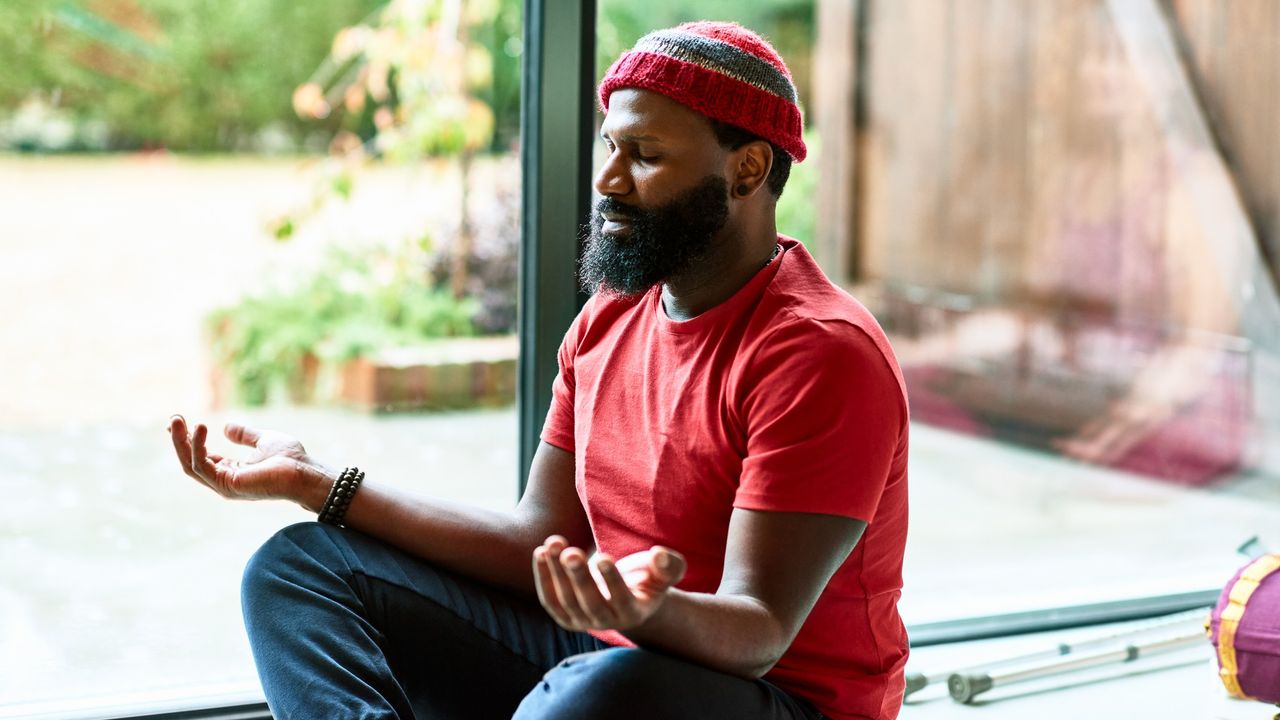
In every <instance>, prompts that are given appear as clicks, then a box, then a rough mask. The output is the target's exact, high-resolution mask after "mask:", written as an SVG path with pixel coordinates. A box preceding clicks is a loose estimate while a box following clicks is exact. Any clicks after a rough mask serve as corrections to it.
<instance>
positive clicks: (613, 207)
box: [595, 197, 644, 219]
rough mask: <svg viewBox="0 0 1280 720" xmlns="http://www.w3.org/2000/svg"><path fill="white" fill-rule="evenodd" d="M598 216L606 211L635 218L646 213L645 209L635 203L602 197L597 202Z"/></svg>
mask: <svg viewBox="0 0 1280 720" xmlns="http://www.w3.org/2000/svg"><path fill="white" fill-rule="evenodd" d="M595 210H596V217H600V216H601V215H604V214H605V213H609V214H610V215H621V216H623V217H626V218H631V219H635V218H638V217H641V216H642V215H644V211H643V210H641V209H640V208H638V207H635V206H634V205H628V204H626V203H624V202H620V201H618V200H615V199H614V198H609V197H606V198H600V201H599V202H597V203H596V208H595Z"/></svg>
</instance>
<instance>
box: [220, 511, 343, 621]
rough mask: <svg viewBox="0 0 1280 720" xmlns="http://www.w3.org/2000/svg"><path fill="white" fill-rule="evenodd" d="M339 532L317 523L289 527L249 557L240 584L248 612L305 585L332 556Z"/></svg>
mask: <svg viewBox="0 0 1280 720" xmlns="http://www.w3.org/2000/svg"><path fill="white" fill-rule="evenodd" d="M335 530H336V528H334V527H333V526H330V525H323V524H321V523H318V522H304V523H297V524H295V525H290V526H288V527H286V528H282V529H281V530H279V531H277V532H276V534H275V535H272V536H271V537H270V538H269V539H267V541H266V542H264V543H263V544H262V546H261V547H259V548H258V549H257V551H256V552H254V553H253V555H251V556H250V557H249V561H248V562H247V563H246V564H245V567H244V574H243V576H242V578H241V581H240V599H241V603H242V605H243V607H244V608H245V610H246V611H247V610H248V609H249V608H251V607H253V606H255V605H257V604H258V603H260V602H262V601H264V600H266V599H267V598H269V597H272V596H277V595H279V593H280V591H281V589H282V588H285V587H290V586H296V585H297V584H298V583H299V582H300V581H305V579H306V577H307V576H308V575H310V574H312V573H311V569H312V568H313V567H314V565H315V564H316V563H317V562H320V561H321V558H322V557H323V556H324V555H325V554H329V553H332V552H333V550H332V548H333V539H332V538H331V537H330V534H331V533H332V532H334V531H335Z"/></svg>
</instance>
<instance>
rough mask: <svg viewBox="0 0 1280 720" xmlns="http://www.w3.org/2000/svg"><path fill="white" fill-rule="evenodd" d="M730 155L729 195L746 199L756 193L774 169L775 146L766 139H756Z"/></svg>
mask: <svg viewBox="0 0 1280 720" xmlns="http://www.w3.org/2000/svg"><path fill="white" fill-rule="evenodd" d="M729 156H730V163H731V165H730V177H731V178H732V182H730V183H729V195H730V196H731V197H734V198H737V199H745V198H748V197H751V196H752V195H755V194H756V192H758V191H759V190H760V189H761V188H763V187H764V185H765V181H766V180H768V179H769V171H770V170H772V169H773V148H772V147H771V146H770V145H769V143H767V142H765V141H764V140H754V141H752V142H749V143H747V144H746V145H743V146H742V147H740V148H738V149H737V150H734V151H733V152H732V153H730V154H729Z"/></svg>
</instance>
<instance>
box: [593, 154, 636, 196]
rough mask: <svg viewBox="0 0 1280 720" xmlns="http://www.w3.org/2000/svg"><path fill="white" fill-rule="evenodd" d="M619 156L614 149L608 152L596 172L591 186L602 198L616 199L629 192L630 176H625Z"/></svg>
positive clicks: (624, 165) (624, 169) (623, 165)
mask: <svg viewBox="0 0 1280 720" xmlns="http://www.w3.org/2000/svg"><path fill="white" fill-rule="evenodd" d="M621 155H622V153H620V152H618V150H616V149H615V150H614V151H613V152H610V153H609V155H608V157H606V158H605V159H604V164H603V165H601V166H600V169H599V170H597V171H596V177H595V180H593V181H592V185H593V186H594V187H595V190H596V192H598V193H600V194H601V195H602V196H604V197H617V196H620V195H626V194H627V193H629V192H631V176H630V175H628V174H627V171H626V164H625V163H624V162H623V159H622V157H621Z"/></svg>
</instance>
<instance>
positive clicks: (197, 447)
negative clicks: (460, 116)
mask: <svg viewBox="0 0 1280 720" xmlns="http://www.w3.org/2000/svg"><path fill="white" fill-rule="evenodd" d="M208 437H209V428H208V426H206V425H205V424H204V423H200V424H198V425H196V431H195V432H194V433H192V435H191V467H192V469H193V470H195V472H196V474H197V475H200V476H201V477H203V478H204V479H205V480H210V481H211V480H213V479H214V476H215V475H217V472H218V471H217V469H216V468H215V467H214V466H213V463H212V462H210V461H209V451H208V449H207V448H205V444H204V443H205V440H206V439H207V438H208Z"/></svg>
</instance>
